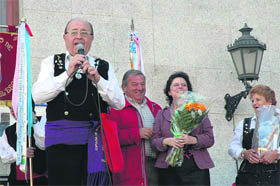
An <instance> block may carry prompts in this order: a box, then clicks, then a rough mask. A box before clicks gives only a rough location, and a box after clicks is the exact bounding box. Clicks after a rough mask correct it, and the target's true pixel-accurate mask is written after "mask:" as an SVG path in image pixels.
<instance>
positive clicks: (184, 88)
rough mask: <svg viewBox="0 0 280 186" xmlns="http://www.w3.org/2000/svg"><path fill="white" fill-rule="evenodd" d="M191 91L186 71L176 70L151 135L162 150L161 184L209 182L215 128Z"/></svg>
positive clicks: (159, 167) (159, 154)
mask: <svg viewBox="0 0 280 186" xmlns="http://www.w3.org/2000/svg"><path fill="white" fill-rule="evenodd" d="M188 91H192V85H191V82H190V80H189V77H188V75H187V74H186V73H184V72H176V73H174V74H172V75H171V76H170V77H169V79H168V80H167V83H166V87H165V89H164V93H165V95H166V96H167V101H168V103H169V107H167V108H165V109H164V110H162V111H159V113H158V114H157V117H156V119H155V124H154V128H153V134H154V135H153V137H152V147H153V148H154V149H155V150H157V151H158V152H159V153H158V157H157V161H156V164H155V167H157V168H158V171H159V184H160V185H210V175H209V168H212V167H214V163H213V161H212V159H211V158H210V155H209V153H208V151H207V148H209V147H211V146H212V145H213V144H214V135H213V127H212V125H211V123H210V120H209V119H208V116H207V111H206V109H205V107H204V105H203V104H199V103H198V102H196V101H197V100H195V99H191V98H194V97H195V96H194V94H193V93H191V92H190V93H188ZM187 93H188V95H186V94H187ZM182 95H186V96H185V98H186V99H185V100H184V99H182ZM190 95H192V96H190ZM189 98H190V99H189ZM190 100H194V101H192V102H191V101H190Z"/></svg>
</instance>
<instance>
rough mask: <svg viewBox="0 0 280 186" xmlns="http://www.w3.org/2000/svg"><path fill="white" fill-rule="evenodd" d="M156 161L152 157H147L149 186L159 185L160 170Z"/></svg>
mask: <svg viewBox="0 0 280 186" xmlns="http://www.w3.org/2000/svg"><path fill="white" fill-rule="evenodd" d="M155 163H156V159H155V158H152V157H146V173H147V177H148V185H149V186H157V185H158V170H157V168H156V167H155Z"/></svg>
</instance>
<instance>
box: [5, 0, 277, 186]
mask: <svg viewBox="0 0 280 186" xmlns="http://www.w3.org/2000/svg"><path fill="white" fill-rule="evenodd" d="M20 2H21V8H20V11H21V17H25V18H27V23H28V24H29V26H30V28H31V30H32V32H33V34H34V37H33V38H31V61H32V80H33V82H34V81H35V79H36V78H37V75H38V72H39V68H40V61H41V60H42V59H43V58H45V57H47V56H49V55H51V54H54V53H60V52H64V51H65V47H64V41H63V38H62V34H63V31H64V27H65V24H66V22H67V21H68V20H70V19H71V18H73V17H83V18H85V19H87V20H89V21H90V22H91V23H92V24H93V26H94V30H95V40H94V42H93V45H92V49H91V51H90V54H91V55H94V56H98V57H101V58H103V59H106V60H108V61H109V62H110V63H111V64H112V65H113V66H114V69H115V73H116V75H117V77H118V80H119V83H121V79H122V75H123V74H124V72H125V71H127V70H128V69H129V68H130V63H129V54H128V45H129V33H130V21H131V18H133V19H134V24H135V30H136V31H137V32H138V33H139V36H140V42H141V45H142V54H143V60H144V64H145V72H146V77H147V91H148V94H149V97H150V98H151V99H152V100H154V101H156V102H157V103H159V104H160V105H161V106H162V107H165V106H166V105H167V104H166V101H165V97H164V94H163V88H164V85H165V83H166V80H167V78H168V76H169V75H170V74H171V73H173V72H175V71H179V70H180V71H185V72H187V73H188V74H189V75H190V79H191V82H192V84H193V88H194V90H195V91H197V92H200V93H201V94H203V95H205V96H206V97H207V100H206V101H207V103H208V104H211V105H212V109H211V111H210V119H211V121H212V124H213V126H214V134H215V145H214V146H213V147H212V148H210V150H209V151H210V154H211V157H212V158H213V160H214V163H215V168H213V169H211V185H213V186H220V185H231V184H232V182H233V181H234V178H235V175H236V168H235V162H234V161H233V160H232V159H231V158H230V156H229V155H228V153H227V147H228V144H229V142H230V139H231V137H232V135H233V132H232V130H233V127H232V126H233V123H232V121H231V122H227V121H226V120H225V109H224V105H225V101H224V95H225V94H226V93H230V94H231V95H234V94H237V93H239V92H240V91H243V90H244V86H243V85H242V83H241V82H239V81H238V80H237V75H236V72H235V69H234V66H233V64H232V60H231V57H230V55H229V53H228V52H227V48H226V46H227V45H228V44H231V43H233V42H234V40H235V39H238V38H239V37H240V36H241V33H240V32H239V31H238V30H239V29H240V28H242V27H243V26H244V23H247V24H248V26H249V27H252V28H253V29H254V30H253V31H252V32H251V35H253V36H254V37H256V38H258V39H259V40H260V41H262V42H264V43H266V44H267V50H266V51H265V53H264V57H263V62H262V67H261V72H260V78H259V81H258V82H257V83H254V84H260V83H264V84H267V85H269V86H270V87H271V88H272V89H274V90H275V91H276V94H277V98H279V95H280V89H279V88H280V84H279V83H278V77H279V75H280V66H279V63H280V61H279V47H278V45H279V39H280V37H279V35H280V31H279V28H280V22H279V17H280V11H279V9H280V1H278V0H270V1H266V0H243V1H237V0H223V1H221V0H204V1H202V0H200V1H198V0H142V1H131V0H129V1H128V0H44V1H43V0H42V1H38V0H24V1H23V0H21V1H20ZM252 113H253V110H252V109H251V105H250V101H249V100H248V99H246V100H244V99H243V100H242V101H241V102H240V104H239V106H238V109H237V111H236V114H235V121H236V122H238V121H239V120H241V119H242V118H244V117H245V116H249V115H250V114H252ZM0 170H1V171H0V173H6V172H7V171H6V168H4V167H3V166H1V169H0Z"/></svg>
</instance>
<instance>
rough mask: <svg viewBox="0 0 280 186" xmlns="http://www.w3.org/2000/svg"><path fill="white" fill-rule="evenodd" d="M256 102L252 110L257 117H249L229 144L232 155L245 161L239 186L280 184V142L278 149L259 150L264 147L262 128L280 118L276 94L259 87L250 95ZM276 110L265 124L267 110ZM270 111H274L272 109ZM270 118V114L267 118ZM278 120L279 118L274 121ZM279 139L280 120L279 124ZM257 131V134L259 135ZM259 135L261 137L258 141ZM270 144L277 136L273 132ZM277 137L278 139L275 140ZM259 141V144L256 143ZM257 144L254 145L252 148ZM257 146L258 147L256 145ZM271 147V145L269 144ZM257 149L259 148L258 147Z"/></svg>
mask: <svg viewBox="0 0 280 186" xmlns="http://www.w3.org/2000/svg"><path fill="white" fill-rule="evenodd" d="M249 96H250V99H251V100H252V107H253V109H254V111H255V116H253V117H251V118H245V119H244V120H242V121H240V122H239V124H238V125H237V127H236V129H235V131H234V137H233V138H232V140H231V143H230V144H229V149H228V152H229V155H230V156H231V157H232V158H234V159H236V160H243V161H242V163H241V165H240V168H239V170H238V174H237V177H236V185H280V175H279V173H280V172H279V160H278V159H279V152H280V149H279V141H278V140H276V144H277V145H275V146H276V147H275V149H274V150H273V149H267V150H266V151H259V149H260V148H259V147H260V144H261V143H259V141H258V140H255V139H262V135H261V133H260V129H261V128H260V127H263V126H264V125H263V124H265V123H266V124H267V123H268V122H267V121H269V120H270V118H274V117H275V116H277V115H278V116H279V113H280V112H279V109H276V107H274V106H271V105H276V103H277V101H276V98H275V92H274V91H273V90H272V89H271V88H270V87H268V86H266V85H257V86H255V87H253V88H252V89H251V90H250V92H249ZM271 108H273V109H274V110H273V112H272V114H271V116H269V117H267V118H268V119H269V120H267V121H266V122H265V123H264V122H261V116H262V113H263V112H264V111H267V110H265V109H271ZM268 111H270V110H268ZM266 116H268V115H266ZM274 119H277V118H274ZM276 123H277V124H276V125H277V128H278V133H277V132H276V133H275V134H276V138H278V136H279V120H278V122H276ZM269 128H270V126H269V125H266V126H265V128H263V129H264V131H265V132H267V131H269ZM256 132H257V133H256ZM256 134H257V135H258V136H259V137H258V138H255V136H256ZM267 134H268V135H267V136H268V138H267V139H271V140H268V142H270V141H272V139H273V138H271V137H269V136H273V135H272V134H273V133H271V132H268V133H267ZM274 138H275V137H274ZM256 142H257V143H256ZM252 144H253V145H252ZM254 144H257V146H256V145H254ZM267 144H268V143H267ZM254 146H255V147H254ZM277 147H278V150H277Z"/></svg>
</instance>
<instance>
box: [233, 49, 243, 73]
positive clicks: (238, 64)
mask: <svg viewBox="0 0 280 186" xmlns="http://www.w3.org/2000/svg"><path fill="white" fill-rule="evenodd" d="M231 55H232V58H233V63H234V65H235V67H236V70H237V75H239V74H243V73H244V71H243V65H242V59H241V52H240V50H239V49H237V50H234V51H232V52H231Z"/></svg>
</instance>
